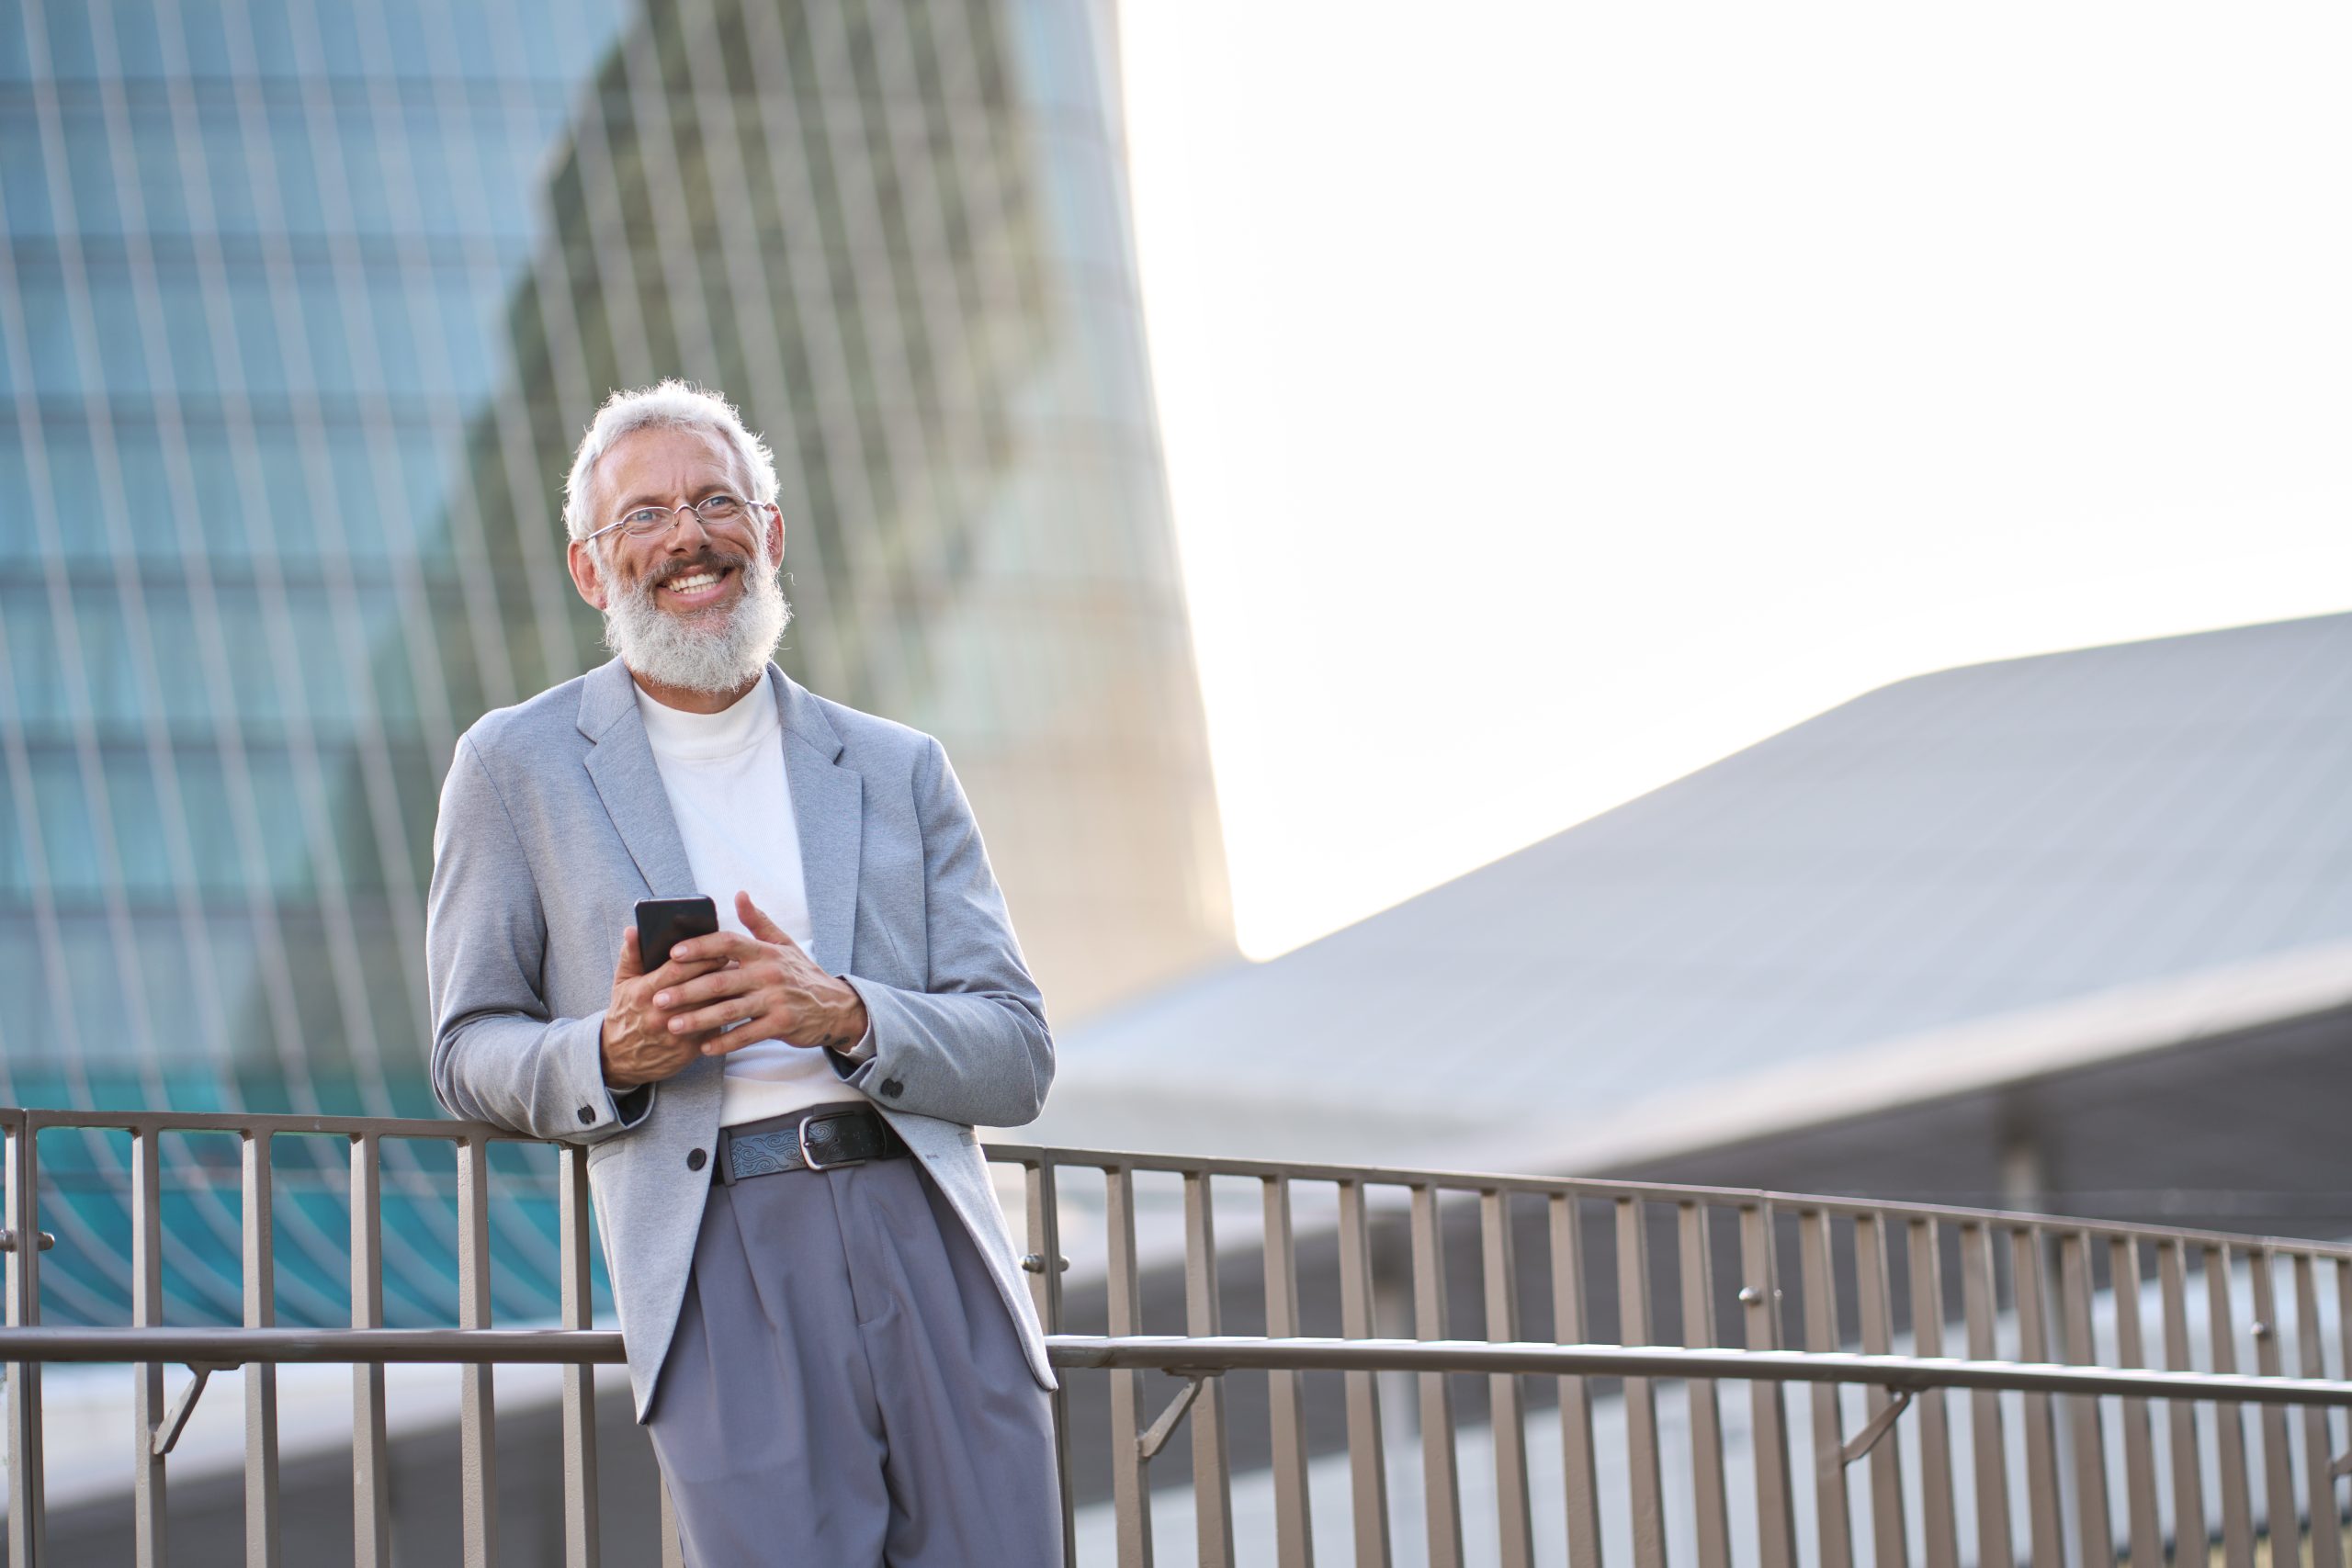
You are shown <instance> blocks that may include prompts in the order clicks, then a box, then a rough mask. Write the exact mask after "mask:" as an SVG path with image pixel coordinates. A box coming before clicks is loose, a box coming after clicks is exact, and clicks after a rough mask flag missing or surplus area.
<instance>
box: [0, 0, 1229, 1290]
mask: <svg viewBox="0 0 2352 1568" xmlns="http://www.w3.org/2000/svg"><path fill="white" fill-rule="evenodd" d="M1107 26H1108V21H1107V14H1106V8H1105V5H1104V4H1103V0H913V3H911V4H906V5H889V6H876V5H870V4H866V3H864V0H665V3H664V4H662V5H660V6H651V7H644V6H639V5H637V4H634V3H622V0H527V3H525V4H518V5H514V6H490V7H485V8H476V7H470V6H461V5H459V4H458V0H356V3H355V0H246V3H243V4H218V3H215V0H167V3H165V4H163V5H160V6H151V5H147V4H134V3H132V0H95V3H84V0H74V3H71V4H69V3H67V0H0V220H5V223H6V231H5V234H0V350H5V352H0V402H4V403H5V404H6V413H7V415H8V417H6V418H0V618H4V620H0V658H4V659H5V660H6V663H5V667H0V763H4V764H5V767H0V995H5V996H6V997H7V998H9V999H8V1002H7V1004H6V1007H5V1008H0V1099H6V1100H11V1101H14V1102H17V1103H27V1104H48V1103H70V1104H78V1105H120V1104H147V1103H155V1102H158V1101H162V1102H165V1103H170V1104H175V1105H179V1106H182V1107H187V1108H214V1107H244V1108H248V1109H256V1110H288V1111H310V1110H315V1111H398V1112H406V1113H419V1114H429V1113H431V1111H432V1101H431V1097H430V1094H429V1091H428V1090H427V1088H426V1084H425V1078H424V1057H425V1049H426V1043H427V1042H426V1030H427V1028H428V1023H427V1021H426V1020H425V1018H424V1007H423V1001H424V953H423V921H424V912H423V905H424V884H425V879H426V876H427V874H428V872H429V861H430V852H431V850H430V846H431V835H432V828H433V819H434V813H435V807H436V805H437V798H438V791H439V784H440V779H441V776H442V773H443V772H444V771H445V770H446V768H447V764H448V759H449V756H450V753H451V749H452V747H453V746H454V744H455V740H456V738H457V736H458V733H460V732H461V731H462V730H463V728H465V726H466V725H467V724H469V722H471V721H472V719H473V718H474V717H476V716H478V715H480V714H481V712H483V711H484V710H485V709H486V708H489V707H491V706H494V705H503V704H507V703H512V702H515V701H518V700H520V699H522V698H524V697H526V696H528V695H530V694H533V693H535V692H537V691H538V690H540V689H542V688H544V687H545V686H547V685H548V684H550V683H552V682H558V681H561V680H564V679H567V678H569V677H570V676H571V675H574V674H576V673H578V672H579V671H581V670H582V669H583V668H585V667H586V666H588V665H589V664H591V663H593V662H594V661H595V660H597V659H598V658H600V657H601V655H600V653H599V651H598V646H599V635H600V632H601V627H600V626H599V625H598V624H597V621H596V619H595V616H594V613H593V612H591V611H589V610H588V609H587V608H586V607H585V606H584V605H582V604H580V603H579V602H578V601H577V599H576V597H575V595H574V594H573V593H572V592H571V586H570V584H569V582H568V581H567V580H566V579H565V577H564V576H563V574H562V573H563V569H562V560H561V555H562V551H561V545H562V530H561V524H560V517H559V511H560V485H561V478H562V474H563V471H564V468H565V467H566V466H567V463H568V458H569V455H570V450H571V446H572V443H573V442H574V441H575V440H576V438H577V436H578V433H579V432H580V430H581V429H582V427H583V426H584V424H585V423H586V421H587V420H588V418H589V416H590V414H591V413H592V412H594V407H595V405H596V404H597V403H598V402H599V401H601V400H602V399H603V397H604V396H605V393H606V392H607V391H608V390H609V389H612V388H614V387H616V386H628V385H639V384H642V383H645V382H647V381H650V380H653V379H655V378H659V377H662V376H665V375H683V376H686V377H690V378H695V379H698V380H702V381H705V382H707V383H711V384H715V385H718V386H720V387H722V388H723V389H726V390H727V392H728V393H729V395H730V396H732V397H733V398H735V399H736V400H738V402H739V403H740V404H741V406H742V408H743V410H744V412H745V414H746V416H747V418H748V419H749V421H750V423H752V426H753V427H754V428H757V429H761V430H763V431H764V432H765V433H766V434H767V435H768V437H769V439H770V441H771V443H772V444H773V445H774V446H775V448H776V451H777V454H778V466H779V470H780V473H779V478H780V480H781V485H782V491H781V495H780V497H779V500H780V502H781V504H782V505H783V507H784V510H785V512H786V518H787V523H788V528H789V544H788V549H787V555H786V563H785V564H786V570H788V571H789V572H790V574H791V577H790V586H789V590H788V591H789V592H790V593H791V596H792V597H793V599H794V601H795V604H796V606H797V617H796V620H795V623H794V631H793V634H792V636H791V637H790V638H788V639H787V644H786V649H785V650H784V652H783V653H782V655H781V657H782V658H783V660H784V661H785V662H786V667H787V668H788V669H789V670H790V671H792V673H793V674H794V675H795V676H796V677H797V678H798V679H800V680H802V681H804V682H808V683H809V684H810V685H811V686H813V687H814V688H816V689H817V690H819V691H820V692H823V693H825V694H828V695H831V696H834V697H838V698H840V699H842V700H843V701H846V702H849V703H852V704H854V705H859V706H862V707H865V708H869V709H872V710H875V711H877V712H881V713H884V714H888V715H890V716H894V717H898V718H901V719H904V720H906V721H908V722H910V723H912V724H916V725H920V726H922V727H923V728H928V729H931V730H933V732H935V733H937V734H938V735H940V737H941V738H942V739H944V741H945V743H946V745H947V747H948V749H949V750H950V752H951V754H952V755H953V756H954V757H955V758H956V763H957V767H958V771H959V772H960V773H961V774H962V776H963V779H964V782H965V784H966V787H967V790H968V791H969V793H970V795H972V797H973V801H974V804H975V806H976V807H977V809H978V813H979V816H980V819H981V822H982V824H983V826H984V827H985V829H987V831H988V834H989V846H990V851H991V854H992V856H993V858H994V860H995V862H996V863H997V866H998V869H999V872H1000V874H1001V878H1002V880H1003V882H1004V884H1005V886H1006V890H1007V894H1008V897H1010V899H1011V901H1012V908H1013V911H1014V915H1015V918H1016V919H1017V921H1018V922H1019V925H1020V929H1021V931H1022V935H1023V940H1024V943H1025V945H1026V946H1027V948H1028V950H1029V952H1030V954H1031V957H1032V959H1033V961H1034V963H1035V967H1036V969H1037V971H1038V975H1039V977H1040V979H1041V981H1042V982H1043V983H1044V985H1045V987H1046V994H1047V997H1048V999H1049V1002H1050V1004H1051V1005H1052V1006H1053V1008H1054V1010H1055V1011H1056V1014H1057V1017H1058V1018H1060V1019H1062V1020H1067V1019H1068V1018H1069V1017H1071V1016H1073V1015H1076V1014H1080V1013H1083V1012H1084V1011H1086V1010H1089V1009H1091V1008H1093V1007H1096V1006H1100V1005H1102V1004H1103V1003H1105V1002H1108V1001H1110V1000H1112V999H1114V998H1117V997H1120V996H1122V995H1124V994H1126V993H1128V992H1130V991H1132V990H1135V989H1136V988H1138V987H1141V986H1144V985H1146V984H1148V983H1150V982H1152V981H1154V980H1157V979H1159V978H1162V977H1164V976H1170V975H1172V974H1174V973H1177V972H1180V971H1182V970H1184V969H1186V968H1189V967H1191V966H1193V965H1194V964H1199V963H1200V962H1202V961H1204V960H1205V959H1207V958H1209V957H1211V956H1213V955H1215V954H1216V953H1221V952H1223V951H1224V950H1225V948H1226V946H1227V942H1228V931H1227V915H1226V910H1225V895H1224V883H1223V872H1222V864H1221V859H1220V853H1219V849H1218V845H1217V843H1216V819H1215V812H1214V808H1213V807H1212V804H1211V796H1210V792H1209V783H1208V773H1207V766H1206V760H1205V754H1204V740H1203V737H1202V729H1201V720H1200V715H1199V711H1198V699H1197V694H1196V691H1195V688H1194V683H1193V671H1192V661H1191V652H1190V647H1189V643H1188V640H1187V636H1186V632H1185V625H1184V620H1183V607H1182V597H1181V590H1180V586H1179V584H1178V581H1177V578H1176V572H1175V567H1174V557H1173V550H1172V545H1171V540H1170V535H1169V523H1168V517H1167V510H1166V496H1165V488H1164V484H1163V480H1162V476H1161V472H1160V468H1159V451H1158V446H1157V438H1156V434H1155V432H1154V430H1153V428H1152V423H1151V415H1150V404H1149V398H1148V383H1147V380H1146V368H1145V358H1144V350H1143V342H1142V334H1141V326H1140V321H1139V316H1138V311H1137V308H1136V292H1135V272H1134V265H1133V258H1132V246H1131V244H1130V243H1129V239H1128V234H1127V217H1126V205H1125V199H1126V198H1125V174H1124V170H1123V168H1122V165H1121V159H1120V152H1119V132H1118V112H1117V103H1116V99H1115V96H1114V86H1113V83H1112V81H1111V79H1110V77H1109V76H1108V74H1107V73H1106V71H1105V69H1104V67H1105V62H1107V61H1108V60H1109V58H1110V50H1109V39H1108V36H1107V32H1106V30H1105V29H1106V28H1107ZM196 1143H197V1141H194V1140H191V1141H190V1146H189V1147H187V1148H185V1149H179V1150H176V1151H167V1153H166V1159H167V1160H169V1161H171V1162H173V1168H174V1170H175V1179H187V1180H188V1181H190V1182H192V1183H193V1185H192V1187H191V1188H190V1190H189V1194H188V1195H187V1196H186V1197H182V1198H175V1199H174V1200H173V1201H174V1203H175V1205H178V1207H176V1208H175V1211H174V1213H172V1214H171V1215H170V1216H168V1220H169V1226H170V1229H171V1230H172V1233H173V1243H172V1246H173V1248H174V1254H175V1255H174V1258H173V1259H172V1263H171V1269H172V1276H173V1281H174V1283H173V1298H172V1301H171V1303H170V1312H171V1313H172V1314H173V1315H174V1316H175V1318H178V1319H180V1320H183V1321H205V1320H209V1319H219V1318H221V1317H224V1316H228V1315H232V1314H233V1313H234V1311H235V1304H236V1280H235V1258H234V1253H235V1242H236V1224H235V1213H234V1178H235V1170H234V1159H233V1150H232V1151H229V1152H228V1153H227V1155H225V1156H224V1155H223V1154H222V1152H221V1151H220V1150H213V1151H210V1152H209V1153H207V1152H206V1151H204V1150H203V1149H201V1148H199V1147H197V1146H196ZM42 1153H43V1157H44V1159H45V1160H46V1161H47V1162H48V1163H49V1169H50V1171H51V1177H52V1182H51V1190H49V1192H48V1193H47V1194H46V1196H45V1200H44V1201H46V1202H47V1203H48V1204H49V1205H50V1209H49V1215H50V1220H49V1224H50V1228H51V1229H52V1230H55V1231H56V1232H57V1233H58V1234H59V1235H60V1238H61V1239H60V1246H59V1250H58V1251H57V1252H56V1253H55V1254H53V1255H52V1256H53V1258H54V1259H55V1261H54V1262H53V1263H52V1264H51V1266H49V1267H48V1268H46V1269H44V1271H43V1279H44V1282H45V1289H46V1290H47V1291H48V1292H49V1300H48V1302H47V1303H46V1310H47V1311H48V1312H49V1313H50V1314H51V1316H52V1317H53V1318H54V1319H55V1320H57V1321H61V1322H71V1321H75V1320H85V1321H93V1322H120V1321H123V1320H124V1316H125V1311H126V1309H125V1305H124V1301H125V1298H124V1289H125V1286H126V1283H127V1282H126V1281H125V1280H124V1279H123V1278H122V1277H121V1269H120V1266H119V1262H118V1257H119V1238H120V1236H121V1235H122V1233H123V1227H124V1225H125V1224H126V1223H127V1216H126V1210H125V1205H124V1202H123V1183H122V1172H123V1160H124V1157H125V1156H126V1153H127V1151H126V1150H125V1149H124V1148H123V1147H121V1146H120V1145H119V1140H113V1139H111V1138H103V1137H102V1138H94V1139H90V1140H85V1141H82V1142H79V1143H76V1144H75V1145H72V1146H70V1147H69V1146H66V1145H50V1144H47V1143H45V1144H44V1145H43V1150H42ZM278 1157H279V1160H280V1165H281V1175H280V1182H281V1193H282V1194H283V1196H282V1197H281V1200H280V1202H281V1213H282V1214H283V1215H284V1216H285V1218H284V1220H283V1221H282V1234H281V1237H280V1243H279V1258H280V1269H281V1284H280V1310H281V1313H282V1314H284V1315H285V1316H286V1317H287V1319H288V1321H294V1322H326V1321H333V1320H334V1319H336V1318H338V1317H340V1316H343V1315H344V1314H345V1313H346V1311H347V1303H345V1300H344V1298H343V1294H342V1292H343V1286H342V1284H341V1282H340V1281H341V1277H342V1276H341V1271H342V1269H343V1261H342V1255H341V1247H342V1239H341V1238H342V1237H343V1236H344V1235H345V1220H344V1218H343V1216H342V1213H341V1211H340V1198H339V1191H340V1188H339V1182H340V1179H341V1175H340V1170H339V1167H338V1163H337V1160H336V1159H335V1158H334V1156H333V1151H321V1150H317V1149H304V1148H300V1147H296V1146H289V1147H288V1148H286V1149H283V1150H281V1151H280V1152H279V1156H278ZM394 1157H395V1159H396V1160H409V1161H412V1162H413V1161H415V1160H420V1159H424V1158H427V1157H439V1156H426V1155H424V1154H419V1153H415V1152H413V1151H401V1152H400V1153H399V1154H398V1155H397V1156H394ZM497 1163H498V1168H499V1170H500V1173H501V1181H502V1183H503V1185H502V1188H501V1196H500V1201H499V1204H498V1208H497V1213H498V1224H500V1226H501V1227H502V1229H503V1231H504V1232H505V1233H507V1235H508V1236H509V1239H510V1241H511V1242H512V1243H513V1244H514V1245H515V1247H517V1248H518V1249H519V1250H518V1251H517V1252H516V1253H515V1256H518V1257H523V1258H536V1259H537V1260H538V1263H537V1270H536V1272H535V1271H534V1269H530V1268H526V1269H519V1270H515V1271H509V1272H511V1274H512V1277H511V1278H508V1277H505V1276H502V1280H501V1282H500V1287H499V1288H500V1291H501V1300H500V1310H501V1312H502V1313H511V1314H544V1313H545V1312H547V1311H548V1310H549V1309H550V1307H551V1305H552V1301H553V1295H552V1292H553V1279H552V1268H553V1262H554V1255H553V1249H552V1246H551V1244H550V1243H549V1242H548V1236H549V1235H551V1213H550V1206H551V1203H552V1175H553V1171H552V1166H551V1165H550V1164H549V1163H548V1161H547V1160H546V1159H545V1158H544V1157H543V1156H540V1155H539V1154H538V1153H537V1151H522V1150H503V1151H501V1152H500V1154H499V1155H498V1156H497ZM411 1168H413V1165H412V1167H411ZM207 1173H209V1174H210V1175H211V1176H212V1177H214V1178H217V1179H218V1182H219V1183H220V1185H218V1186H216V1187H213V1188H207V1187H205V1186H204V1185H203V1184H202V1183H201V1182H199V1181H196V1180H195V1179H196V1178H198V1177H199V1176H203V1175H205V1174H207ZM451 1233H452V1226H451V1224H450V1216H449V1215H448V1214H447V1213H446V1206H445V1208H444V1210H443V1211H441V1212H435V1211H433V1210H432V1209H431V1207H430V1206H429V1205H427V1206H424V1207H421V1208H419V1209H417V1210H415V1211H414V1212H413V1213H411V1212H409V1211H401V1213H399V1214H398V1215H396V1216H395V1218H394V1219H393V1221H392V1223H391V1224H390V1225H389V1227H388V1235H387V1253H388V1258H390V1263H391V1269H390V1278H389V1279H388V1282H387V1309H388V1314H389V1315H390V1318H391V1320H392V1321H393V1322H394V1323H396V1324H398V1323H424V1322H431V1321H440V1320H444V1319H446V1318H447V1314H448V1313H449V1311H450V1306H451V1303H452V1302H453V1301H454V1294H453V1286H452V1280H451V1264H450V1259H449V1258H448V1255H447V1246H448V1239H447V1238H448V1236H449V1235H450V1234H451Z"/></svg>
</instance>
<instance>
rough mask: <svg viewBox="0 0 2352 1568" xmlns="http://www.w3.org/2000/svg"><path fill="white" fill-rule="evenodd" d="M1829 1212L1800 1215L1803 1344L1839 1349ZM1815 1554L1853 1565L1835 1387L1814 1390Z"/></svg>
mask: <svg viewBox="0 0 2352 1568" xmlns="http://www.w3.org/2000/svg"><path fill="white" fill-rule="evenodd" d="M1831 1241H1832V1237H1831V1235H1830V1229H1829V1214H1828V1213H1827V1211H1826V1210H1822V1209H1806V1210H1804V1211H1803V1212H1802V1213H1800V1214H1799V1215H1798V1216H1797V1244H1798V1252H1799V1254H1800V1262H1801V1266H1802V1267H1803V1269H1804V1348H1806V1349H1808V1350H1816V1351H1818V1350H1835V1349H1837V1348H1838V1343H1839V1341H1838V1272H1837V1266H1836V1263H1835V1261H1834V1260H1833V1258H1832V1257H1831V1254H1830V1246H1831ZM1813 1492H1814V1556H1815V1562H1819V1563H1820V1564H1821V1565H1822V1568H1852V1563H1853V1561H1854V1540H1853V1524H1852V1521H1851V1519H1850V1517H1849V1515H1848V1513H1847V1504H1846V1414H1845V1411H1844V1409H1843V1408H1842V1406H1841V1404H1840V1403H1839V1400H1838V1390H1837V1388H1836V1387H1834V1386H1831V1385H1827V1384H1820V1383H1816V1384H1815V1385H1814V1389H1813Z"/></svg>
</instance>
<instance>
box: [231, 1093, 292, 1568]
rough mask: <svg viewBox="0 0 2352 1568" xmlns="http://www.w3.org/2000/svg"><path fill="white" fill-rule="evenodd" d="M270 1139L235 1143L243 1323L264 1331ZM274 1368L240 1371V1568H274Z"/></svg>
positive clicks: (270, 1266) (271, 1274)
mask: <svg viewBox="0 0 2352 1568" xmlns="http://www.w3.org/2000/svg"><path fill="white" fill-rule="evenodd" d="M269 1153H270V1144H269V1134H267V1133H255V1132H247V1133H246V1134H244V1135H243V1137H242V1138H241V1139H240V1140H239V1141H238V1149H237V1156H238V1163H239V1167H240V1168H239V1178H240V1185H241V1186H242V1187H243V1203H242V1208H243V1216H242V1222H243V1223H242V1224H240V1226H239V1229H240V1230H241V1231H242V1233H243V1246H244V1268H243V1281H244V1321H245V1326H246V1327H248V1328H267V1327H268V1326H270V1325H272V1324H274V1323H276V1322H277V1250H276V1243H275V1238H274V1235H273V1230H274V1226H273V1224H272V1221H271V1210H272V1206H273V1193H272V1190H271V1183H270V1165H269ZM280 1560H281V1550H280V1547H279V1543H278V1502H277V1365H276V1363H274V1362H268V1361H254V1362H249V1363H247V1365H246V1367H245V1568H278V1563H279V1562H280Z"/></svg>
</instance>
